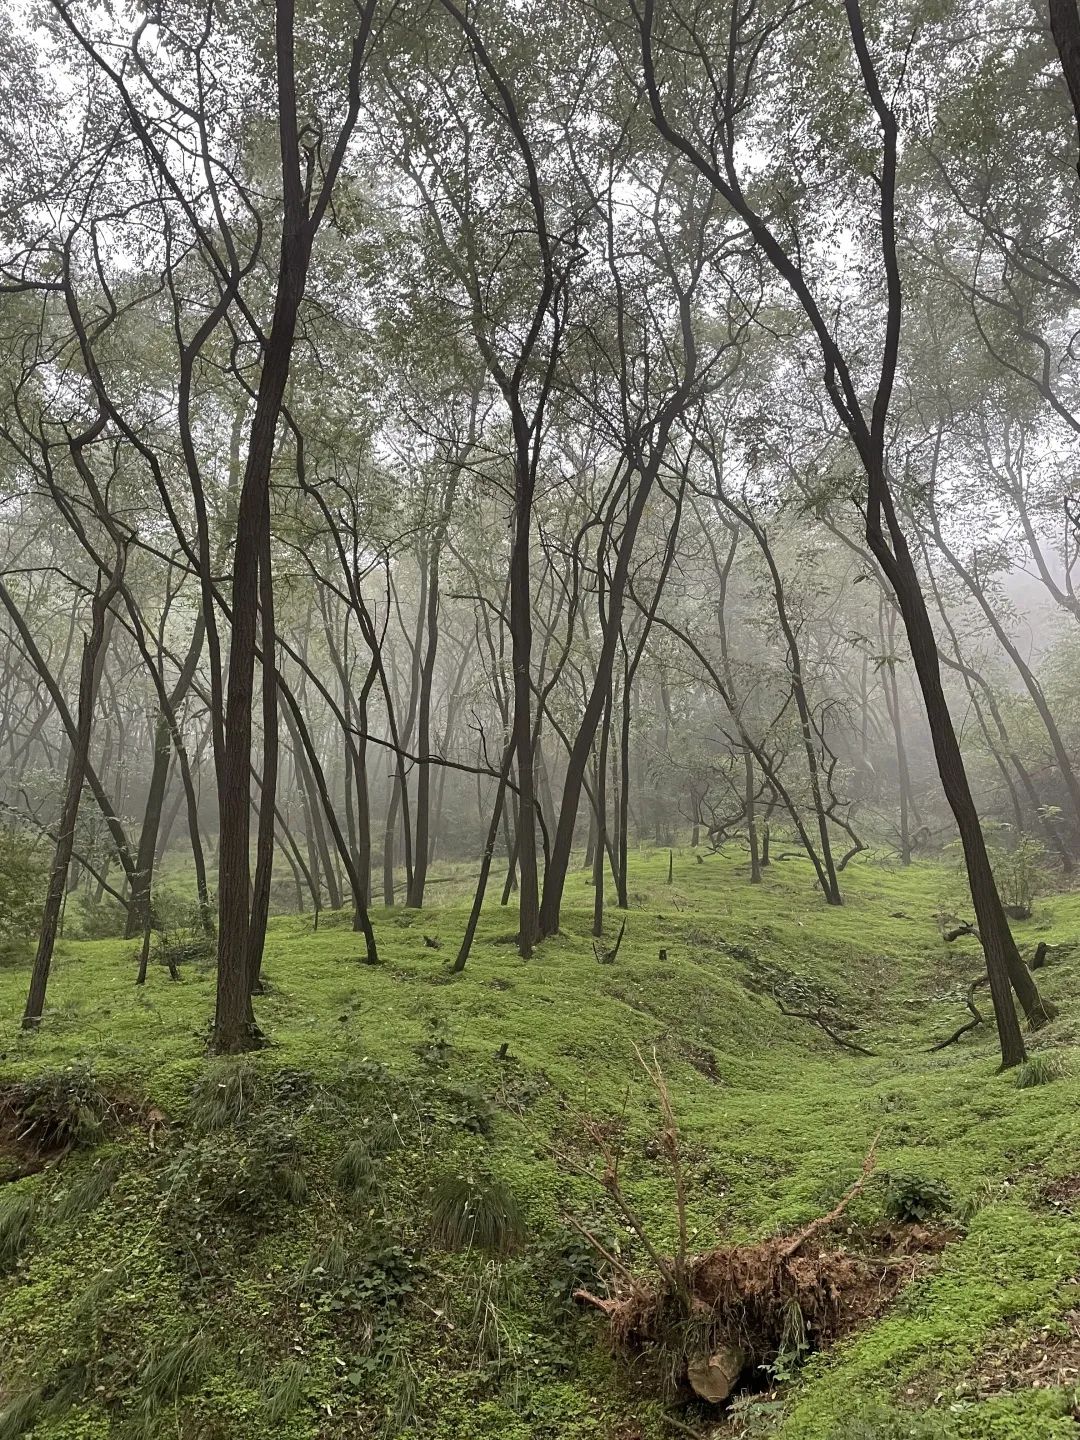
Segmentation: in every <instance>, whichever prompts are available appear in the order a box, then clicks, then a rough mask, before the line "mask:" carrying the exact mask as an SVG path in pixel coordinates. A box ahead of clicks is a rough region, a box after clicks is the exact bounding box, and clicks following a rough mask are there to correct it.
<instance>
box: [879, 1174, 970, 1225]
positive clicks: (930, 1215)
mask: <svg viewBox="0 0 1080 1440" xmlns="http://www.w3.org/2000/svg"><path fill="white" fill-rule="evenodd" d="M952 1203H953V1195H952V1191H951V1190H950V1188H949V1186H948V1184H947V1183H946V1182H945V1181H944V1180H940V1179H937V1180H936V1179H933V1178H931V1177H929V1176H926V1175H915V1174H912V1173H910V1172H909V1171H900V1172H898V1173H893V1174H891V1175H889V1176H887V1177H886V1182H885V1213H886V1214H887V1215H888V1216H889V1218H890V1219H892V1220H899V1221H900V1222H901V1223H902V1224H905V1225H906V1224H923V1223H924V1222H925V1221H927V1220H935V1219H937V1217H938V1216H940V1215H945V1214H947V1213H948V1211H949V1210H950V1209H951V1207H952Z"/></svg>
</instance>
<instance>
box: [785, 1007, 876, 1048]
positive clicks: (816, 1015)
mask: <svg viewBox="0 0 1080 1440" xmlns="http://www.w3.org/2000/svg"><path fill="white" fill-rule="evenodd" d="M773 999H774V1000H776V1003H777V1005H778V1006H779V1008H780V1014H781V1015H786V1016H788V1018H789V1019H791V1020H805V1021H807V1023H808V1024H810V1025H816V1026H817V1027H818V1029H819V1030H824V1032H825V1034H826V1035H828V1037H829V1039H830V1040H834V1041H835V1042H836V1044H837V1045H840V1046H842V1047H843V1048H844V1049H845V1050H851V1051H852V1052H853V1053H854V1054H856V1055H873V1054H874V1051H873V1050H867V1048H866V1046H865V1045H857V1044H856V1043H855V1041H854V1040H847V1039H845V1038H844V1036H843V1035H838V1034H837V1033H836V1031H835V1030H834V1029H833V1026H832V1025H830V1024H829V1022H828V1021H827V1020H826V1019H825V1012H824V1011H823V1010H788V1009H787V1008H786V1007H785V1005H784V1002H783V1001H782V1000H779V999H777V997H776V996H775V995H774V996H773ZM835 1023H836V1022H835V1021H834V1022H833V1024H835Z"/></svg>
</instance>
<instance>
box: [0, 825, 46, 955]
mask: <svg viewBox="0 0 1080 1440" xmlns="http://www.w3.org/2000/svg"><path fill="white" fill-rule="evenodd" d="M46 879H47V875H46V870H45V865H44V862H43V859H42V856H41V854H40V852H39V850H38V849H37V847H36V846H34V844H33V843H32V842H31V841H30V840H29V838H28V836H27V835H26V834H25V833H24V832H23V831H21V830H12V829H0V951H2V950H3V949H4V948H5V947H7V946H12V945H16V944H20V943H23V942H25V941H27V940H29V939H30V938H31V937H32V936H33V935H34V934H35V932H36V930H37V926H38V923H39V921H40V920H41V907H42V904H43V902H44V898H45V883H46Z"/></svg>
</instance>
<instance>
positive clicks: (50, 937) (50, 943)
mask: <svg viewBox="0 0 1080 1440" xmlns="http://www.w3.org/2000/svg"><path fill="white" fill-rule="evenodd" d="M126 558H127V557H126V554H125V551H124V549H123V547H122V546H119V545H118V546H117V551H116V559H115V561H114V564H113V571H112V574H111V576H110V577H109V580H108V583H107V584H106V585H105V587H104V588H103V589H99V591H98V593H97V594H96V595H95V596H94V600H93V604H92V607H91V620H90V633H89V635H87V636H86V638H85V639H84V641H83V653H82V663H81V665H80V667H79V701H78V709H77V712H76V714H77V719H76V729H75V736H74V739H73V741H72V746H71V756H70V759H69V760H68V770H67V778H66V782H65V787H64V803H63V807H62V809H61V812H60V823H59V825H58V827H57V835H56V849H55V851H54V853H53V860H52V867H51V869H50V871H49V884H48V889H47V890H46V893H45V906H44V910H43V912H42V916H41V930H40V933H39V935H38V945H37V951H36V953H35V955H34V966H33V970H32V971H31V974H30V989H29V993H28V994H27V997H26V1009H25V1010H24V1012H23V1021H22V1024H23V1029H24V1030H33V1029H34V1028H35V1027H36V1026H38V1025H40V1023H41V1016H42V1012H43V1010H44V1008H45V992H46V990H47V988H48V984H49V970H50V968H51V966H52V957H53V949H54V947H55V945H56V932H57V929H58V927H59V924H60V914H61V911H62V909H63V905H64V890H65V885H66V882H67V873H68V866H69V865H70V863H71V854H72V850H73V849H74V847H75V825H76V822H77V821H78V818H79V801H80V799H81V798H82V787H83V781H84V780H85V779H86V770H87V762H88V759H89V755H90V736H91V733H92V731H93V725H94V705H95V701H96V698H97V692H98V686H99V683H100V680H101V669H102V664H103V662H104V658H105V649H106V646H107V643H108V633H109V627H110V613H109V607H110V605H111V604H112V602H113V600H114V598H115V597H116V594H117V592H118V591H119V589H120V582H121V580H122V578H123V572H124V564H125V561H126Z"/></svg>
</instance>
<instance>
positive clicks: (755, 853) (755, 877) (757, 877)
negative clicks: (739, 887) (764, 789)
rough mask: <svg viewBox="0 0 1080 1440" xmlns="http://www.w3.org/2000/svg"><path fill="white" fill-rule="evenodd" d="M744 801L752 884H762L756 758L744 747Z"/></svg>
mask: <svg viewBox="0 0 1080 1440" xmlns="http://www.w3.org/2000/svg"><path fill="white" fill-rule="evenodd" d="M743 772H744V791H743V795H744V800H743V804H744V806H745V808H746V838H747V841H748V842H749V845H750V884H751V885H760V884H761V855H760V853H759V850H758V833H757V817H756V813H755V812H756V806H755V788H754V757H753V755H751V753H750V751H749V750H748V749H746V747H745V746H744V747H743Z"/></svg>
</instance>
